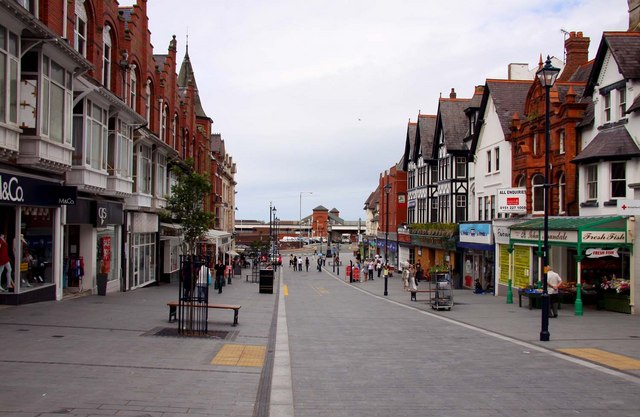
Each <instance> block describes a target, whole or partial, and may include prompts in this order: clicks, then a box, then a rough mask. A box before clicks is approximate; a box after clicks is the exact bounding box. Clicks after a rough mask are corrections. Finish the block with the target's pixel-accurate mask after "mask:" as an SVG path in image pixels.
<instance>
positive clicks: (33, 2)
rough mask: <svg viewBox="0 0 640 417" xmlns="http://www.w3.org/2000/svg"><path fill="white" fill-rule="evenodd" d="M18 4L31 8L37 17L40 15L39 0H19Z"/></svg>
mask: <svg viewBox="0 0 640 417" xmlns="http://www.w3.org/2000/svg"><path fill="white" fill-rule="evenodd" d="M18 4H20V5H21V6H22V7H24V8H25V9H27V10H29V11H30V12H31V13H32V14H33V15H34V16H35V17H38V0H18Z"/></svg>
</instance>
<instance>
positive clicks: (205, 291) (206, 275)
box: [196, 264, 211, 303]
mask: <svg viewBox="0 0 640 417" xmlns="http://www.w3.org/2000/svg"><path fill="white" fill-rule="evenodd" d="M210 282H211V272H209V268H208V267H207V265H205V264H202V266H201V267H200V271H198V280H197V281H196V285H197V287H198V302H205V303H208V302H209V288H208V287H209V283H210Z"/></svg>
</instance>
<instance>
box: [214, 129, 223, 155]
mask: <svg viewBox="0 0 640 417" xmlns="http://www.w3.org/2000/svg"><path fill="white" fill-rule="evenodd" d="M211 152H213V153H218V154H224V152H225V149H224V141H223V140H222V135H221V134H220V133H213V134H212V135H211Z"/></svg>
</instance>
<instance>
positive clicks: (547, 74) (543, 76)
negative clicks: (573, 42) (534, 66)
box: [536, 55, 560, 88]
mask: <svg viewBox="0 0 640 417" xmlns="http://www.w3.org/2000/svg"><path fill="white" fill-rule="evenodd" d="M558 74H560V68H556V67H554V66H553V65H551V57H550V56H549V55H547V60H546V61H545V63H544V66H543V67H542V68H540V69H539V70H538V72H536V77H538V80H539V81H540V84H541V85H542V86H543V87H549V88H551V87H553V84H555V82H556V79H557V78H558Z"/></svg>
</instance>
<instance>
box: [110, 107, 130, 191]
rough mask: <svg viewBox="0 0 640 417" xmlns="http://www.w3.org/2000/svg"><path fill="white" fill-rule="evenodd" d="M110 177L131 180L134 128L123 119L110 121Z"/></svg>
mask: <svg viewBox="0 0 640 417" xmlns="http://www.w3.org/2000/svg"><path fill="white" fill-rule="evenodd" d="M109 131H110V132H112V133H111V136H110V139H109V175H117V176H119V177H123V178H131V175H132V173H131V170H132V165H133V155H132V153H133V140H132V137H133V128H132V127H131V126H130V125H129V124H127V123H125V122H124V121H123V120H121V119H117V118H112V119H111V120H110V121H109Z"/></svg>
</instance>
